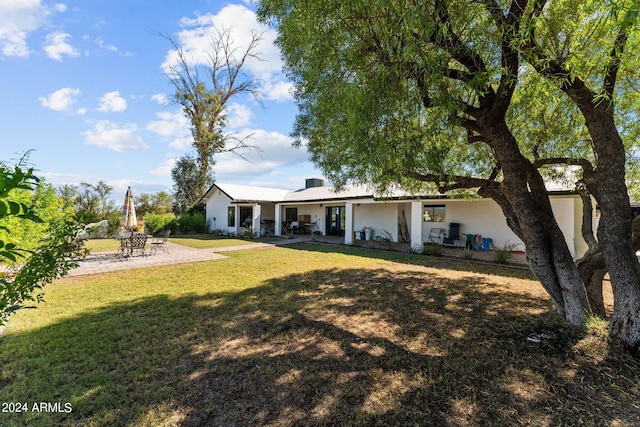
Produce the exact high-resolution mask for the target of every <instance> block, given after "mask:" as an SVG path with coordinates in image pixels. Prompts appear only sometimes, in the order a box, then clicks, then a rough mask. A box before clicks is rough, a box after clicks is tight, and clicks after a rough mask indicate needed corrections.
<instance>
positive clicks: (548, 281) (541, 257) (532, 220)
mask: <svg viewBox="0 0 640 427" xmlns="http://www.w3.org/2000/svg"><path fill="white" fill-rule="evenodd" d="M486 134H487V135H498V137H495V138H492V139H488V144H489V145H490V146H491V147H492V148H493V150H494V153H495V154H496V158H497V160H498V164H500V165H502V166H503V168H502V170H503V176H504V179H503V182H502V184H501V185H500V192H501V193H502V194H501V195H502V197H494V200H496V202H498V204H499V205H500V206H501V208H502V210H503V212H504V213H505V216H506V217H507V218H510V219H511V220H510V221H507V223H508V224H510V227H511V229H512V230H513V231H514V232H515V233H516V235H518V237H519V238H520V239H521V240H522V241H523V242H524V243H525V246H526V252H527V261H528V263H529V266H530V268H531V270H532V271H533V273H534V274H535V275H536V277H537V278H538V280H539V281H540V282H541V283H542V286H543V287H544V288H545V290H546V291H547V292H548V293H549V295H550V296H551V299H552V300H553V303H554V305H555V307H556V311H557V312H558V313H560V314H561V315H563V316H564V317H565V319H566V320H567V321H568V322H569V323H571V324H572V325H576V326H577V325H582V324H584V321H585V319H586V315H587V314H588V313H589V312H590V309H589V304H588V301H587V296H586V291H585V288H584V285H583V283H582V280H581V278H580V274H579V272H578V268H577V266H576V264H575V262H574V260H573V258H572V256H571V253H570V252H569V248H568V247H567V244H566V241H565V239H564V235H563V233H562V231H561V230H560V227H559V226H558V223H557V221H556V219H555V216H554V214H553V210H552V208H551V202H550V201H549V195H548V192H547V190H546V188H545V185H544V181H543V179H542V176H541V175H540V172H539V171H538V170H537V169H536V168H535V167H533V165H532V163H531V162H530V161H529V160H528V159H526V158H525V157H524V156H523V155H522V154H521V153H520V151H519V149H518V146H517V143H516V141H515V138H514V137H513V135H512V134H511V132H510V131H509V129H508V127H507V126H506V123H503V124H497V125H495V124H494V126H493V128H492V129H491V132H486ZM511 224H516V225H517V226H516V227H513V226H511Z"/></svg>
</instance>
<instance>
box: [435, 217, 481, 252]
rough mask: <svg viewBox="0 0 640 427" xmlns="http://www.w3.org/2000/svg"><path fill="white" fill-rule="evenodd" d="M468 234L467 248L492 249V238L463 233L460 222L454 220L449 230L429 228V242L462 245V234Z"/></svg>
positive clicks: (465, 246)
mask: <svg viewBox="0 0 640 427" xmlns="http://www.w3.org/2000/svg"><path fill="white" fill-rule="evenodd" d="M462 235H465V236H466V241H465V244H464V248H465V249H474V250H477V251H488V250H491V245H492V243H493V241H492V239H490V238H488V237H482V235H481V234H473V233H467V234H465V233H461V232H460V224H459V223H457V222H452V223H451V224H449V232H447V230H445V229H444V228H432V229H431V230H429V243H437V244H439V245H443V246H453V247H461V246H462V241H461V236H462Z"/></svg>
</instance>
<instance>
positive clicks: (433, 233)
mask: <svg viewBox="0 0 640 427" xmlns="http://www.w3.org/2000/svg"><path fill="white" fill-rule="evenodd" d="M444 232H445V230H444V228H432V229H431V230H429V243H437V244H439V245H441V244H442V236H444V234H445V233H444Z"/></svg>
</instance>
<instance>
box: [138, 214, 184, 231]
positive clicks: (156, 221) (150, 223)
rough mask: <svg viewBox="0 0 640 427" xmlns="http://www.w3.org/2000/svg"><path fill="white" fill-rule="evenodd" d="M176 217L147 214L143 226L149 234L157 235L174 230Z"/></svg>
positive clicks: (172, 215)
mask: <svg viewBox="0 0 640 427" xmlns="http://www.w3.org/2000/svg"><path fill="white" fill-rule="evenodd" d="M175 220H176V217H175V215H174V214H172V213H164V214H154V213H148V214H146V215H145V216H144V225H145V227H146V229H147V233H149V234H157V233H160V232H161V231H165V230H173V229H175V226H176V224H175Z"/></svg>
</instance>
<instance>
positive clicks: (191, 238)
mask: <svg viewBox="0 0 640 427" xmlns="http://www.w3.org/2000/svg"><path fill="white" fill-rule="evenodd" d="M273 240H277V238H270V239H269V238H267V239H263V238H260V239H241V238H235V237H226V236H214V235H211V234H185V235H178V236H174V237H170V238H169V241H170V242H172V243H177V244H179V245H184V246H189V247H191V248H196V249H208V248H222V247H227V246H242V245H250V244H252V243H257V242H268V241H273Z"/></svg>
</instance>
